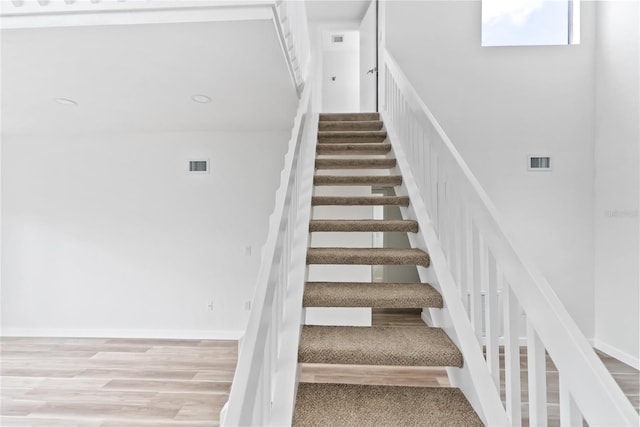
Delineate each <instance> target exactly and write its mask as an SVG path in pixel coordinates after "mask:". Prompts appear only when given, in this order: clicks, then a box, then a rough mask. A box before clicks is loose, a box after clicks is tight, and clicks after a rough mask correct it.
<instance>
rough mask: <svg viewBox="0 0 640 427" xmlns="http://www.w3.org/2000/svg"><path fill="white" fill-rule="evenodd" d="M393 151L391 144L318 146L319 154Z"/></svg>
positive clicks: (325, 144)
mask: <svg viewBox="0 0 640 427" xmlns="http://www.w3.org/2000/svg"><path fill="white" fill-rule="evenodd" d="M390 151H391V144H389V143H379V142H377V143H373V144H369V143H357V144H328V143H324V144H318V145H317V146H316V153H317V154H329V155H352V154H387V153H388V152H390Z"/></svg>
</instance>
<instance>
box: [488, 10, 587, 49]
mask: <svg viewBox="0 0 640 427" xmlns="http://www.w3.org/2000/svg"><path fill="white" fill-rule="evenodd" d="M579 5H580V3H579V0H482V46H544V45H568V44H578V43H580V40H579V34H580V28H579V24H580V10H579Z"/></svg>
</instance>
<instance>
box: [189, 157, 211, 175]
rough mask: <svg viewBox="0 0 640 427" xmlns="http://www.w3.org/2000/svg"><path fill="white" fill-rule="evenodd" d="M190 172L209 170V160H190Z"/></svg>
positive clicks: (205, 171)
mask: <svg viewBox="0 0 640 427" xmlns="http://www.w3.org/2000/svg"><path fill="white" fill-rule="evenodd" d="M189 172H190V173H207V172H209V160H189Z"/></svg>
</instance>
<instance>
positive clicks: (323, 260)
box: [307, 248, 430, 267]
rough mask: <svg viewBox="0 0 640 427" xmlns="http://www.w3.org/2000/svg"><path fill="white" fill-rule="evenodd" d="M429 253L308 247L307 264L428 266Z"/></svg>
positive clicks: (410, 250)
mask: <svg viewBox="0 0 640 427" xmlns="http://www.w3.org/2000/svg"><path fill="white" fill-rule="evenodd" d="M429 262H430V260H429V255H428V254H427V253H426V252H424V251H423V250H421V249H415V248H409V249H395V248H309V249H307V264H341V265H420V266H423V267H428V266H429Z"/></svg>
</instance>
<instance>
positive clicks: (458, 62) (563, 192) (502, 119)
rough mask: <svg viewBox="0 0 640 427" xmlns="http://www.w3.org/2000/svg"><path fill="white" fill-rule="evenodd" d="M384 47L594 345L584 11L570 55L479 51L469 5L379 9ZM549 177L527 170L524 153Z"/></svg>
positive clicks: (586, 7) (589, 22)
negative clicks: (537, 157) (547, 165)
mask: <svg viewBox="0 0 640 427" xmlns="http://www.w3.org/2000/svg"><path fill="white" fill-rule="evenodd" d="M386 9H387V12H386V13H387V16H386V25H385V31H386V35H385V37H386V42H387V46H388V48H389V50H390V51H391V52H392V54H393V55H394V56H395V57H396V59H397V60H398V62H399V64H400V66H401V67H402V68H403V69H404V71H405V72H406V73H407V75H408V77H409V79H410V80H411V81H412V83H413V84H414V86H415V87H416V89H417V90H418V92H419V93H420V94H421V96H422V98H423V99H424V101H425V102H426V104H427V105H428V106H429V108H431V109H432V111H433V113H434V114H435V116H436V117H437V119H438V120H439V121H440V123H441V125H442V126H443V128H444V130H445V131H446V132H447V134H448V135H449V137H450V138H451V140H452V141H453V142H454V144H456V146H457V147H458V149H459V150H460V151H461V153H462V155H463V157H464V158H465V160H466V161H467V162H468V163H469V165H470V167H471V169H472V171H473V172H474V173H475V174H476V176H477V177H478V179H479V181H480V183H481V184H482V185H483V186H484V188H485V189H486V190H487V192H488V193H489V195H490V197H491V198H492V199H493V201H494V202H495V204H496V205H497V207H498V209H499V211H500V212H501V213H502V216H503V218H504V219H505V223H506V226H507V229H508V231H510V233H511V234H512V236H513V237H514V239H515V241H516V243H517V244H518V245H519V246H520V247H522V248H524V249H525V252H528V253H530V255H531V256H532V259H533V261H534V262H535V263H536V264H537V265H538V266H539V267H540V268H541V270H542V272H543V274H544V275H545V276H546V277H547V279H548V280H549V281H550V282H551V284H552V286H553V287H554V289H555V291H556V293H557V294H558V296H559V297H560V299H561V300H562V301H563V303H564V304H565V305H566V307H567V309H568V310H569V312H570V314H571V315H572V316H573V318H574V319H575V320H576V322H577V324H578V325H579V327H580V328H581V329H582V331H583V332H584V333H585V334H586V335H587V337H593V335H594V284H593V283H594V279H593V271H594V267H593V261H594V256H593V215H592V211H593V201H594V196H593V179H594V173H593V170H594V159H593V150H594V137H593V105H594V101H593V98H594V91H593V69H594V65H593V61H594V48H593V46H594V36H593V33H594V7H593V4H591V3H590V2H584V3H583V7H582V44H581V45H578V46H548V47H497V48H482V47H481V46H480V33H481V31H480V30H481V28H480V24H481V3H480V2H478V1H455V2H453V1H428V2H408V1H393V2H387V4H386ZM537 153H550V154H551V155H552V157H553V162H554V170H553V172H548V173H541V172H537V173H532V172H527V169H526V156H527V155H528V154H537Z"/></svg>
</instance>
